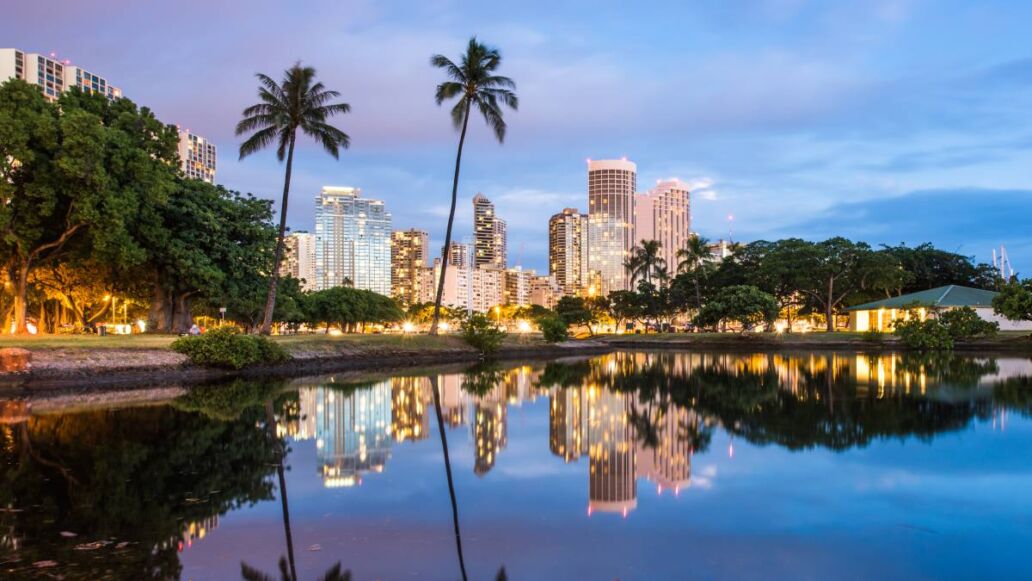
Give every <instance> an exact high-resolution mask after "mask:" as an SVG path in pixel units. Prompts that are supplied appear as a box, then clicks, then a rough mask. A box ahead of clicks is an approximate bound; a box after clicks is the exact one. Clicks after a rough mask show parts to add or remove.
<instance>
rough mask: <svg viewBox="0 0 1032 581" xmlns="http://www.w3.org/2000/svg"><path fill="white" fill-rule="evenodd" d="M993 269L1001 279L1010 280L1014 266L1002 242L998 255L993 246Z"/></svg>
mask: <svg viewBox="0 0 1032 581" xmlns="http://www.w3.org/2000/svg"><path fill="white" fill-rule="evenodd" d="M993 270H995V271H996V273H997V274H999V276H1000V278H1002V279H1003V280H1010V279H1011V277H1013V276H1014V266H1013V265H1012V264H1011V261H1010V258H1008V257H1007V248H1006V247H1005V246H1004V245H1002V244H1001V245H1000V253H999V255H997V254H996V249H995V248H993Z"/></svg>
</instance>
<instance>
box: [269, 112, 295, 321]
mask: <svg viewBox="0 0 1032 581" xmlns="http://www.w3.org/2000/svg"><path fill="white" fill-rule="evenodd" d="M295 137H296V133H291V135H290V148H289V150H288V151H287V174H286V177H284V178H283V202H282V203H280V221H279V236H278V237H277V238H276V254H275V255H274V258H273V261H272V273H271V274H270V275H269V294H268V296H267V297H266V299H265V316H264V318H263V319H262V330H261V334H262V335H271V334H272V312H273V311H274V310H275V309H276V286H277V284H278V283H279V271H280V264H281V263H282V262H283V238H284V237H285V236H286V235H287V202H288V200H289V198H290V173H291V171H292V170H293V168H294V140H295Z"/></svg>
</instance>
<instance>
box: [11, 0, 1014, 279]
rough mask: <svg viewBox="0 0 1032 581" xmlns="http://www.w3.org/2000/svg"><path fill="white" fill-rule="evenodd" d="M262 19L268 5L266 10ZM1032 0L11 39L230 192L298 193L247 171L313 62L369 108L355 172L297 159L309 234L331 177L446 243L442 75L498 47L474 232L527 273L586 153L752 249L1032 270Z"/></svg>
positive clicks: (297, 206) (220, 20)
mask: <svg viewBox="0 0 1032 581" xmlns="http://www.w3.org/2000/svg"><path fill="white" fill-rule="evenodd" d="M244 6H246V10H244V8H243V7H244ZM1030 21H1032V4H1026V3H1018V2H989V1H985V2H977V3H973V2H959V1H958V2H950V1H938V2H931V1H922V0H913V1H908V0H867V1H857V2H847V1H842V2H817V1H807V0H742V1H738V2H732V1H712V2H691V3H688V2H649V3H633V4H628V3H626V2H623V3H615V2H612V3H611V2H602V1H597V2H590V3H587V2H585V3H575V2H564V3H557V2H531V1H528V2H518V3H504V4H501V3H490V2H480V3H466V2H451V1H433V0H431V1H423V2H375V1H368V2H366V1H339V0H338V1H327V2H305V3H304V8H303V9H302V8H299V7H297V6H294V5H293V4H288V3H283V2H272V1H266V0H255V1H252V2H249V3H247V4H246V5H245V4H239V3H236V2H228V1H223V0H209V1H206V2H193V1H189V0H184V1H180V2H175V3H171V2H168V3H153V2H134V1H128V0H118V1H107V2H96V1H78V2H73V1H71V0H68V1H65V2H53V1H37V2H31V3H28V2H21V3H17V4H15V5H12V6H10V7H7V8H6V9H5V18H4V19H3V20H2V21H0V45H2V46H5V47H6V46H14V47H19V48H23V49H25V50H30V51H38V52H51V51H53V52H56V53H57V54H58V55H59V56H60V57H61V58H69V59H72V61H73V62H74V63H76V64H80V65H82V66H84V67H86V68H89V69H91V70H93V71H96V72H97V73H99V74H102V75H105V76H106V77H107V78H108V79H109V80H110V81H111V82H112V83H113V84H115V85H117V86H119V87H121V88H122V89H123V91H124V93H125V95H127V96H128V97H130V98H132V99H133V100H135V101H137V102H139V103H141V104H145V105H148V106H150V107H151V108H152V109H154V110H155V111H156V112H157V114H158V115H159V117H160V118H161V119H162V120H164V121H166V122H170V123H178V124H180V125H181V126H183V127H188V128H190V129H192V130H193V131H195V132H197V133H199V134H201V135H205V136H207V137H209V138H211V139H213V140H214V141H215V142H216V143H217V145H218V147H219V162H220V167H219V173H218V181H219V182H220V183H222V184H224V185H226V186H228V187H231V188H234V189H239V190H243V191H250V192H254V193H255V194H257V195H261V196H266V197H275V196H277V195H278V192H279V190H280V188H281V187H282V186H281V184H282V168H281V167H280V166H279V165H277V163H276V162H275V159H274V157H273V156H272V155H271V154H268V155H259V156H255V157H252V158H248V159H247V160H245V161H243V162H238V161H237V160H236V155H235V151H236V148H237V146H238V144H239V142H238V140H237V139H236V138H235V137H234V136H233V131H232V130H233V125H234V123H235V122H236V120H237V118H238V117H239V112H240V110H241V109H243V107H245V106H246V105H249V104H251V103H252V102H253V101H254V100H255V97H254V92H255V86H256V85H255V81H254V78H253V74H254V73H255V72H258V71H261V72H266V73H269V74H272V75H273V76H278V75H279V72H280V71H282V69H284V68H286V67H287V66H289V65H290V64H292V63H293V62H294V61H296V60H299V59H300V60H302V61H303V62H304V63H305V64H309V65H312V66H314V67H316V68H317V70H318V72H319V75H320V77H321V78H322V80H323V81H324V82H325V83H326V84H327V85H328V86H329V87H331V88H335V89H337V90H339V91H340V92H341V93H342V98H343V100H344V101H346V102H348V103H350V104H351V105H352V107H353V112H352V113H351V114H349V115H347V116H344V117H342V118H340V119H339V121H338V125H339V126H340V127H341V128H343V129H344V130H345V131H347V132H348V133H349V134H350V135H351V137H352V143H353V144H352V148H351V150H349V151H348V152H347V153H346V154H345V155H344V156H343V157H342V159H341V160H340V161H334V160H333V159H332V158H330V157H328V156H326V155H324V154H323V153H322V152H321V151H320V150H319V149H318V148H317V147H316V146H315V145H314V144H310V143H309V144H305V145H304V146H303V147H302V148H301V149H300V151H299V154H298V161H297V167H296V173H295V180H294V185H293V196H292V199H293V201H292V205H291V210H290V216H289V223H290V225H291V227H292V228H294V229H310V228H311V223H312V215H313V199H314V196H315V195H316V194H317V193H318V191H319V188H320V187H321V186H322V185H354V186H359V187H361V188H363V190H364V191H365V192H366V193H367V194H368V195H369V196H371V197H376V198H381V199H384V200H385V201H386V202H387V205H388V208H389V209H390V210H391V212H392V214H393V216H394V224H395V227H397V228H408V227H419V228H423V229H426V230H428V231H430V233H431V236H432V237H433V238H434V240H435V242H434V243H435V245H436V244H440V241H441V240H442V239H443V230H444V217H445V216H446V211H447V202H448V196H449V194H450V186H451V168H452V164H453V156H454V148H455V144H456V141H457V136H456V135H455V133H454V132H453V131H452V129H451V127H450V123H449V120H448V115H447V111H446V110H444V109H439V108H438V107H437V106H436V105H435V104H434V102H433V90H434V86H435V84H436V83H437V82H438V81H439V80H440V75H439V73H438V71H436V70H434V69H431V68H430V66H429V65H428V60H429V57H430V55H431V54H433V53H438V52H439V53H444V54H446V55H450V56H456V55H458V53H459V52H460V51H461V49H462V47H463V46H464V44H465V42H466V41H467V39H468V38H469V36H470V35H472V34H477V35H478V36H479V37H480V38H481V39H482V40H484V41H486V42H488V43H489V44H493V45H496V46H498V47H499V48H500V49H501V51H502V54H503V56H504V65H503V73H505V74H508V75H509V76H511V77H512V78H513V79H515V80H516V82H517V83H518V86H519V90H518V92H519V94H520V97H521V107H520V111H519V112H517V113H512V114H509V115H508V121H509V126H510V130H509V136H508V139H507V140H506V143H505V144H504V145H503V146H499V145H498V144H496V143H493V142H492V138H491V136H490V134H489V132H488V131H487V129H486V128H485V127H483V125H482V124H477V125H475V126H474V129H473V131H472V136H471V138H470V141H469V142H468V148H467V150H466V153H465V156H464V162H465V163H464V167H463V175H462V181H461V183H460V200H459V209H460V211H459V214H458V221H457V224H456V227H457V234H458V235H459V237H460V238H461V237H462V236H464V235H468V234H469V232H470V230H471V218H470V216H471V208H470V199H471V198H472V197H473V195H474V194H475V193H476V192H477V191H482V192H483V193H484V194H485V195H487V196H488V197H489V198H491V199H492V200H494V201H495V202H496V203H497V205H498V210H499V215H501V216H502V217H503V218H506V219H507V220H508V222H509V248H510V254H509V255H510V262H511V263H513V264H516V263H520V264H522V265H523V266H525V267H529V268H537V269H539V270H545V269H546V263H547V236H546V233H547V220H548V218H549V216H551V215H552V214H553V213H555V212H557V211H559V210H561V209H562V208H563V207H577V208H580V209H582V210H583V209H586V208H585V207H586V197H587V194H586V181H587V180H586V175H585V174H586V171H585V170H586V168H585V159H586V158H594V159H602V158H606V157H620V156H627V157H629V158H630V159H632V160H634V161H636V162H637V163H638V171H639V176H638V181H639V188H640V189H644V188H646V187H648V185H649V184H650V183H654V182H655V180H657V179H660V178H667V177H679V178H681V179H684V180H686V181H688V182H689V183H692V184H694V185H695V186H696V187H695V191H694V194H693V200H692V203H693V214H694V216H693V229H695V230H697V231H699V232H701V233H702V234H703V235H706V236H709V237H713V238H716V237H722V236H726V235H727V226H728V224H727V219H726V217H727V216H728V214H733V215H734V216H735V220H734V238H735V239H736V240H743V241H747V240H752V239H757V238H777V237H783V236H801V237H804V238H813V239H818V238H821V237H825V236H829V235H832V234H842V235H846V236H850V237H855V238H861V239H865V240H868V241H870V242H872V243H880V242H887V243H898V242H903V241H905V242H908V243H915V244H916V243H920V242H924V241H931V242H933V243H935V244H936V245H938V246H941V247H943V248H946V249H949V250H958V251H960V252H962V253H964V254H968V255H974V256H976V258H978V259H979V260H984V261H988V260H989V259H990V252H991V249H992V248H993V247H994V246H999V245H1000V244H1006V245H1007V248H1008V251H1009V252H1010V255H1011V258H1012V261H1013V263H1014V265H1015V267H1016V268H1017V269H1018V270H1021V271H1024V272H1025V274H1028V271H1030V270H1032V42H1030V41H1029V40H1028V29H1027V23H1028V22H1030Z"/></svg>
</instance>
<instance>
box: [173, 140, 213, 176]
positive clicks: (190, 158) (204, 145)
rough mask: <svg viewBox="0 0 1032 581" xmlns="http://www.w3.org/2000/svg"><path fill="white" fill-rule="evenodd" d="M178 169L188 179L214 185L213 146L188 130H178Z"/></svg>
mask: <svg viewBox="0 0 1032 581" xmlns="http://www.w3.org/2000/svg"><path fill="white" fill-rule="evenodd" d="M179 167H180V168H181V169H182V170H183V175H185V176H186V177H188V178H192V179H195V180H204V181H206V182H208V183H209V184H213V183H215V144H214V143H212V142H211V141H208V140H207V139H205V138H203V137H201V136H200V135H197V134H196V133H191V132H190V130H189V129H187V130H185V131H184V130H182V129H180V130H179Z"/></svg>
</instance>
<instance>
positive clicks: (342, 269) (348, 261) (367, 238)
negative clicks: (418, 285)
mask: <svg viewBox="0 0 1032 581" xmlns="http://www.w3.org/2000/svg"><path fill="white" fill-rule="evenodd" d="M361 193H362V190H360V189H358V188H350V187H343V188H338V187H329V186H326V187H324V188H323V189H322V193H321V194H320V195H319V196H318V197H317V198H316V200H315V239H316V244H315V270H316V280H317V281H318V284H317V286H318V288H319V289H320V290H321V289H327V288H332V287H335V286H346V285H349V284H350V285H351V286H354V287H355V288H359V289H365V290H370V291H373V292H377V293H380V294H382V295H388V296H389V295H390V294H391V214H390V213H389V212H388V211H387V209H386V207H384V204H383V202H382V201H380V200H370V199H368V198H363V197H361Z"/></svg>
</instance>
